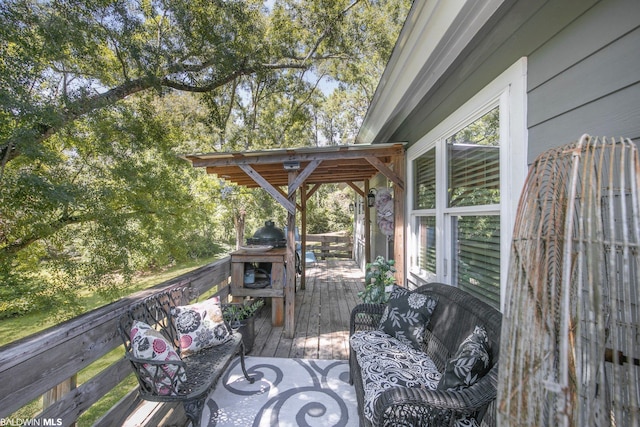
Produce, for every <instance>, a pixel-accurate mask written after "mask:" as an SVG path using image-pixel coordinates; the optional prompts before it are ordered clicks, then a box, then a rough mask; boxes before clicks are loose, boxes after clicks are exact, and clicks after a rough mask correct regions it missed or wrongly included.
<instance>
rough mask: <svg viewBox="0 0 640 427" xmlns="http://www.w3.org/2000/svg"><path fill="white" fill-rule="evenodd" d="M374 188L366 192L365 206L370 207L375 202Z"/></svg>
mask: <svg viewBox="0 0 640 427" xmlns="http://www.w3.org/2000/svg"><path fill="white" fill-rule="evenodd" d="M374 190H375V188H372V189H371V190H369V194H367V206H369V207H370V208H372V207H373V206H374V205H375V204H376V193H375V191H374Z"/></svg>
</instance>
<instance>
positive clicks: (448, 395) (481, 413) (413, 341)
mask: <svg viewBox="0 0 640 427" xmlns="http://www.w3.org/2000/svg"><path fill="white" fill-rule="evenodd" d="M501 323H502V315H501V313H500V312H499V311H498V310H496V309H495V308H493V307H491V306H489V305H488V304H486V303H484V302H482V301H480V300H479V299H477V298H475V297H474V296H472V295H470V294H469V293H467V292H465V291H463V290H460V289H458V288H457V287H453V286H449V285H445V284H439V283H430V284H427V285H423V286H421V287H419V288H417V289H416V290H415V291H413V292H410V291H408V290H406V289H405V288H400V287H397V288H396V289H395V290H394V292H393V293H392V294H391V299H390V300H389V303H388V304H386V305H385V304H360V305H358V306H356V307H355V308H354V309H353V311H352V313H351V325H350V355H349V363H350V369H351V370H350V375H351V381H352V383H353V384H354V386H355V389H356V395H357V400H358V412H359V415H360V425H361V426H412V427H418V426H437V427H441V426H474V425H478V426H479V425H488V426H493V425H495V399H496V386H497V380H498V358H499V350H500V328H501Z"/></svg>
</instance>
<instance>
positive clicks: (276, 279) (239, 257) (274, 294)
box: [231, 248, 287, 326]
mask: <svg viewBox="0 0 640 427" xmlns="http://www.w3.org/2000/svg"><path fill="white" fill-rule="evenodd" d="M286 258H287V249H286V248H274V249H271V250H269V251H266V252H259V253H256V252H251V251H246V250H242V249H241V250H238V251H235V252H232V253H231V295H232V296H233V297H234V299H235V297H239V298H241V297H247V296H250V297H264V298H271V324H272V325H273V326H282V325H283V324H284V284H285V268H284V265H285V261H286ZM245 263H252V264H258V263H270V264H271V286H270V287H267V288H262V289H250V288H246V287H245V286H244V265H245Z"/></svg>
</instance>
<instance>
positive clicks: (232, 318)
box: [222, 299, 264, 327]
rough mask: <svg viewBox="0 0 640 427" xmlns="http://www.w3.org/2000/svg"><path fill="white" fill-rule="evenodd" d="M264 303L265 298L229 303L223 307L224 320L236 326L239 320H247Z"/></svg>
mask: <svg viewBox="0 0 640 427" xmlns="http://www.w3.org/2000/svg"><path fill="white" fill-rule="evenodd" d="M263 305H264V300H263V299H256V300H251V301H248V302H245V303H241V304H227V305H225V306H224V307H223V310H222V315H223V316H224V320H226V321H227V322H229V324H230V325H231V326H232V327H235V326H234V325H236V324H237V323H238V322H241V321H243V320H246V319H248V318H250V317H251V316H253V315H255V314H256V313H257V312H258V310H260V308H261V307H262V306H263Z"/></svg>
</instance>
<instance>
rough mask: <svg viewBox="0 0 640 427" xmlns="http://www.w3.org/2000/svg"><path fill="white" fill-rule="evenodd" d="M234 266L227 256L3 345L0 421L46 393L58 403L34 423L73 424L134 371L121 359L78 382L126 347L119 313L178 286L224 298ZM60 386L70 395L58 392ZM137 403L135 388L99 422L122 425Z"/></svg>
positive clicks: (161, 412) (167, 408) (0, 351)
mask: <svg viewBox="0 0 640 427" xmlns="http://www.w3.org/2000/svg"><path fill="white" fill-rule="evenodd" d="M230 265H231V261H230V258H229V257H226V258H224V259H222V260H219V261H216V262H214V263H211V264H209V265H206V266H204V267H201V268H199V269H197V270H194V271H192V272H190V273H187V274H184V275H182V276H180V277H177V278H175V279H172V280H170V281H167V282H165V283H162V284H160V285H158V286H155V287H153V288H149V289H147V290H145V291H142V292H139V293H136V294H134V295H130V296H128V297H126V298H122V299H120V300H118V301H116V302H114V303H112V304H109V305H107V306H104V307H101V308H98V309H96V310H93V311H91V312H88V313H86V314H84V315H82V316H79V317H76V318H74V319H71V320H69V321H67V322H64V323H61V324H59V325H56V326H54V327H52V328H49V329H47V330H45V331H42V332H39V333H37V334H34V335H31V336H29V337H26V338H23V339H21V340H18V341H16V342H13V343H10V344H8V345H6V346H3V347H0V420H6V419H7V418H8V417H9V416H11V414H13V413H14V412H15V411H17V410H18V409H20V408H22V407H23V406H25V405H27V404H28V403H30V402H31V401H33V400H34V399H37V398H39V397H40V396H43V395H48V396H49V398H48V399H47V400H51V396H54V397H55V399H54V400H55V401H53V402H50V406H48V407H47V408H45V409H44V410H43V412H42V413H41V414H39V415H38V416H36V418H35V420H34V421H33V424H32V425H62V426H70V425H73V424H74V423H75V422H76V420H77V419H78V417H80V415H81V414H82V413H84V412H85V411H86V410H87V409H89V408H90V407H91V406H92V405H93V404H94V403H96V402H97V401H98V400H99V399H100V398H102V397H103V396H104V395H105V394H106V393H107V392H109V391H110V390H112V389H113V388H115V387H117V386H118V384H119V383H120V382H121V381H122V380H124V379H125V377H126V376H128V375H129V374H130V373H131V367H130V366H129V364H128V362H127V361H126V360H125V359H124V357H123V358H122V359H119V360H118V361H117V362H116V363H114V364H112V365H111V366H109V367H107V368H106V369H104V370H103V371H102V372H100V373H99V374H98V375H96V376H95V377H93V378H91V379H89V380H88V381H86V382H84V383H83V384H80V385H79V386H77V387H75V384H74V378H75V377H76V375H77V373H78V372H79V371H80V370H82V369H83V368H85V367H87V366H88V365H90V364H91V363H93V362H95V361H96V360H98V359H100V358H101V357H103V356H104V355H105V354H107V353H108V352H110V351H111V350H113V349H115V348H117V347H118V346H120V345H122V341H121V339H120V337H119V335H118V333H117V322H118V318H119V317H120V315H121V314H122V313H124V312H125V311H126V310H127V309H128V308H129V306H130V305H132V304H133V303H135V302H136V301H139V300H140V299H143V298H145V297H147V296H149V295H152V294H153V293H156V292H160V291H163V290H166V289H171V288H174V287H178V286H185V285H190V286H192V287H193V288H194V289H196V290H197V292H198V295H202V294H204V293H206V292H208V291H209V290H212V289H214V288H215V287H217V290H216V292H215V293H216V294H218V295H220V296H221V297H222V298H225V297H227V296H228V293H229V276H230ZM123 355H124V352H123ZM70 379H71V380H70ZM61 384H63V385H62V386H61ZM65 388H66V389H68V391H67V390H65ZM51 390H55V391H53V392H52V391H51ZM59 390H64V391H65V392H66V394H63V393H59V392H58V391H59ZM139 403H140V400H139V398H138V396H137V392H135V391H133V392H131V393H129V394H128V395H127V396H126V397H125V398H123V399H122V400H121V401H120V402H119V403H118V404H117V405H116V406H114V407H113V408H111V410H110V411H109V412H108V413H107V414H105V415H104V416H103V417H102V418H101V419H100V420H99V421H98V422H97V423H96V425H97V426H113V425H121V424H122V422H123V421H124V420H125V419H126V418H127V417H128V416H129V415H130V414H131V413H132V411H133V410H134V409H135V407H136V406H137V405H138V404H139ZM159 408H160V407H159ZM179 408H180V409H181V406H180V407H179ZM171 409H172V407H171V406H170V405H162V407H161V408H160V409H159V410H158V411H157V412H156V413H155V414H153V416H154V417H155V418H153V419H152V420H151V421H150V423H154V422H156V421H157V420H159V419H162V418H165V417H166V415H167V412H169V411H171ZM174 412H175V413H176V414H174V415H173V416H174V417H178V418H180V420H179V421H178V420H173V419H172V422H171V424H173V425H179V424H180V423H183V424H184V418H183V413H182V414H181V413H180V411H179V410H176V411H174ZM154 420H155V421H154ZM9 421H11V420H9ZM14 421H17V420H14ZM23 421H24V420H23ZM53 421H55V423H54V424H52V422H53ZM11 422H13V421H11ZM157 424H158V423H157V422H156V425H157ZM11 425H13V424H11Z"/></svg>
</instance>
